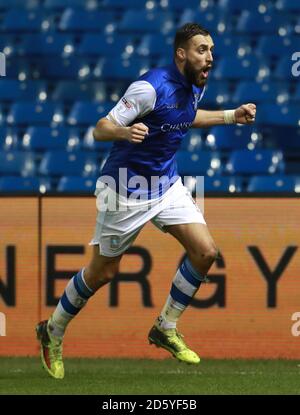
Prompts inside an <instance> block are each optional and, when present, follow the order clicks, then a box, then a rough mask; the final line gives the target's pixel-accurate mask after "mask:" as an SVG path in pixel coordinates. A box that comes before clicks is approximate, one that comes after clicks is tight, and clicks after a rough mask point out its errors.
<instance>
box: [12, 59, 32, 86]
mask: <svg viewBox="0 0 300 415" xmlns="http://www.w3.org/2000/svg"><path fill="white" fill-rule="evenodd" d="M30 66H31V65H30V63H29V60H28V59H26V58H20V57H15V56H8V57H6V79H18V80H19V81H25V80H27V79H32V76H33V71H32V68H31V67H30Z"/></svg>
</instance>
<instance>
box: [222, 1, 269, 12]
mask: <svg viewBox="0 0 300 415" xmlns="http://www.w3.org/2000/svg"><path fill="white" fill-rule="evenodd" d="M218 6H219V7H220V8H222V9H223V10H226V11H230V12H232V13H237V14H238V13H241V12H242V11H244V10H248V11H250V12H258V11H259V10H265V11H266V12H271V11H272V9H273V7H274V6H273V4H272V2H271V1H270V0H260V1H257V0H255V1H250V2H249V1H248V0H219V3H218Z"/></svg>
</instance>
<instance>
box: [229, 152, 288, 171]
mask: <svg viewBox="0 0 300 415" xmlns="http://www.w3.org/2000/svg"><path fill="white" fill-rule="evenodd" d="M283 169H284V161H283V155H282V152H281V151H275V150H274V151H272V150H266V149H263V150H252V151H249V150H234V151H232V153H231V154H230V156H229V160H228V163H227V164H226V172H228V173H230V174H273V173H277V172H281V171H283Z"/></svg>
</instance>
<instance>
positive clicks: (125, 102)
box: [122, 97, 132, 110]
mask: <svg viewBox="0 0 300 415" xmlns="http://www.w3.org/2000/svg"><path fill="white" fill-rule="evenodd" d="M122 102H123V104H124V105H125V107H126V108H128V109H129V110H130V109H131V108H132V105H131V104H130V102H129V101H127V99H126V98H125V97H123V98H122Z"/></svg>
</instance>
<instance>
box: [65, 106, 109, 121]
mask: <svg viewBox="0 0 300 415" xmlns="http://www.w3.org/2000/svg"><path fill="white" fill-rule="evenodd" d="M112 107H113V105H112V104H111V103H109V102H105V103H97V102H86V101H78V102H75V103H74V105H73V107H72V109H71V111H70V114H69V117H68V123H69V124H70V125H91V124H94V125H96V123H97V121H98V120H99V119H100V118H102V117H105V116H106V115H107V114H108V112H109V111H110V110H111V108H112Z"/></svg>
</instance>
